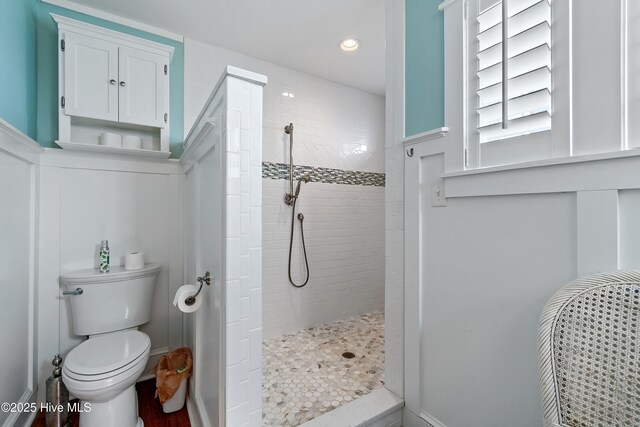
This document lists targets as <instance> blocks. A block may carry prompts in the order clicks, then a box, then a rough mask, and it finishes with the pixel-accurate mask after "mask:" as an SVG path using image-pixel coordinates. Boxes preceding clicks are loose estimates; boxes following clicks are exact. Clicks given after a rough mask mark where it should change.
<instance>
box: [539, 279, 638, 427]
mask: <svg viewBox="0 0 640 427" xmlns="http://www.w3.org/2000/svg"><path fill="white" fill-rule="evenodd" d="M639 338H640V273H638V272H620V273H612V274H600V275H594V276H589V277H586V278H583V279H579V280H576V281H574V282H572V283H570V284H568V285H566V286H565V287H563V288H562V289H560V290H559V291H558V292H556V294H555V295H554V296H553V297H552V298H551V299H550V300H549V302H548V303H547V305H546V306H545V310H544V311H543V314H542V316H541V321H540V334H539V349H540V354H539V356H540V381H541V386H542V395H543V404H544V412H545V425H546V426H568V427H578V426H580V427H595V426H602V427H610V426H629V427H632V426H634V427H637V426H640V342H639V341H638V339H639Z"/></svg>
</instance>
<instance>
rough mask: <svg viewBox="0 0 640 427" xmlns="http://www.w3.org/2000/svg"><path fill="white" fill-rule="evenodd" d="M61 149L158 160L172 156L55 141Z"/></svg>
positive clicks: (142, 150)
mask: <svg viewBox="0 0 640 427" xmlns="http://www.w3.org/2000/svg"><path fill="white" fill-rule="evenodd" d="M55 142H56V144H58V145H59V146H60V147H62V148H63V149H65V150H75V151H88V152H91V153H105V154H119V155H125V156H136V157H151V158H156V159H167V158H169V156H171V152H167V151H157V150H144V149H138V148H124V147H107V146H105V145H96V144H83V143H80V142H70V141H67V142H62V141H55Z"/></svg>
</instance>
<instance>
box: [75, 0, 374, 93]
mask: <svg viewBox="0 0 640 427" xmlns="http://www.w3.org/2000/svg"><path fill="white" fill-rule="evenodd" d="M75 2H76V3H78V4H81V5H83V6H88V7H92V8H94V9H98V10H101V11H104V12H108V13H111V14H114V15H118V16H121V17H124V18H128V19H132V20H135V21H138V22H141V23H145V24H148V25H153V26H156V27H159V28H162V29H165V30H168V31H172V32H175V33H178V34H182V35H184V36H185V37H187V38H192V39H196V40H199V41H202V42H206V43H210V44H213V45H216V46H219V47H223V48H226V49H229V50H233V51H236V52H240V53H243V54H245V55H249V56H253V57H255V58H260V59H263V60H266V61H269V62H273V63H276V64H279V65H282V66H285V67H289V68H293V69H296V70H299V71H302V72H305V73H308V74H312V75H315V76H318V77H322V78H325V79H328V80H333V81H336V82H339V83H342V84H345V85H348V86H352V87H355V88H358V89H362V90H365V91H367V92H371V93H375V94H378V95H384V87H385V82H384V32H385V28H384V26H385V17H384V13H385V6H384V4H385V1H384V0H316V1H311V0H76V1H75ZM345 37H356V38H358V39H359V40H360V41H361V45H360V49H358V50H357V51H356V52H352V53H345V52H342V51H341V50H340V49H339V48H338V46H337V45H338V42H339V41H340V40H341V39H343V38H345Z"/></svg>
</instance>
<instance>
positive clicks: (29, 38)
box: [0, 0, 184, 158]
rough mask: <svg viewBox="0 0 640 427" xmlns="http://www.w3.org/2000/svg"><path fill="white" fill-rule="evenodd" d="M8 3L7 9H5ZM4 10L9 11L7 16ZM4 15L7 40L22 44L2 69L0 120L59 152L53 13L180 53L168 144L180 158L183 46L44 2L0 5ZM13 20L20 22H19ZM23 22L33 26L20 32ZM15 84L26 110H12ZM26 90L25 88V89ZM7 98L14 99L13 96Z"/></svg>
mask: <svg viewBox="0 0 640 427" xmlns="http://www.w3.org/2000/svg"><path fill="white" fill-rule="evenodd" d="M7 1H8V3H9V4H8V5H7V4H5V3H6V2H7ZM5 9H7V10H6V13H5ZM0 12H2V13H1V14H0V33H1V34H3V35H5V37H7V36H8V37H9V38H8V39H9V40H14V41H16V42H19V45H18V46H17V47H15V48H13V47H12V49H11V50H10V51H9V54H8V55H7V54H5V55H3V63H2V64H0V70H2V73H0V76H2V77H3V79H2V81H1V83H0V84H1V86H2V91H3V96H2V99H0V117H2V118H4V119H5V120H7V121H9V122H10V123H11V124H13V125H14V126H16V127H18V128H19V129H20V130H22V131H24V132H25V133H26V134H27V135H29V136H30V137H32V138H34V139H36V140H37V141H38V143H39V144H40V145H42V146H44V147H57V145H56V144H55V143H54V140H56V139H57V138H58V33H57V29H56V24H55V22H54V21H53V19H52V18H51V16H50V15H49V14H50V13H55V14H58V15H62V16H66V17H69V18H72V19H76V20H78V21H83V22H87V23H89V24H93V25H99V26H102V27H105V28H108V29H111V30H115V31H120V32H123V33H127V34H130V35H133V36H137V37H141V38H145V39H148V40H152V41H155V42H158V43H163V44H166V45H170V46H173V47H174V48H175V51H174V54H173V60H172V61H171V73H170V81H169V85H170V93H169V97H170V102H171V105H170V108H169V124H170V127H171V131H170V136H169V139H170V142H171V157H174V158H177V157H180V155H181V154H182V141H183V135H184V108H183V107H184V45H183V43H181V42H177V41H175V40H171V39H166V38H164V37H160V36H157V35H154V34H150V33H146V32H144V31H140V30H136V29H133V28H129V27H125V26H123V25H119V24H114V23H112V22H109V21H105V20H102V19H98V18H94V17H92V16H88V15H85V14H81V13H78V12H74V11H71V10H68V9H63V8H60V7H57V6H53V5H50V4H47V3H42V2H40V1H38V0H0ZM16 18H19V19H16ZM14 21H19V22H18V23H15V22H14ZM24 21H27V22H29V23H30V26H25V27H26V29H23V28H22V27H21V25H24V24H22V22H24ZM5 26H9V27H10V28H11V26H14V27H18V29H20V30H21V31H16V30H15V29H14V31H15V32H16V34H13V32H12V31H11V29H7V28H5ZM25 33H27V34H25ZM18 34H20V35H18ZM23 38H24V40H23ZM4 40H5V39H3V41H4ZM3 44H4V43H3ZM3 49H4V47H3ZM25 57H26V58H25ZM26 59H28V60H26ZM15 60H17V61H18V62H19V65H20V66H19V67H16V68H15V69H14V68H13V66H12V65H9V64H12V63H13V62H14V61H15ZM4 67H8V68H10V69H11V71H12V73H13V74H9V75H8V77H14V79H13V80H12V79H10V78H4V72H5V70H4ZM16 81H17V84H16ZM14 85H17V86H18V88H19V90H20V92H19V93H18V95H25V96H21V97H20V99H21V100H23V102H24V103H25V104H26V105H25V106H24V108H20V109H13V108H12V106H11V104H10V103H9V101H8V100H7V99H6V98H7V97H5V96H4V92H5V91H11V90H14V91H15V90H16V89H15V88H14ZM23 86H24V87H25V88H26V89H24V90H23V89H20V88H22V87H23ZM36 88H37V94H36ZM8 94H9V95H10V94H11V92H9V93H8ZM11 102H13V101H11ZM14 110H15V111H14ZM36 117H37V120H36Z"/></svg>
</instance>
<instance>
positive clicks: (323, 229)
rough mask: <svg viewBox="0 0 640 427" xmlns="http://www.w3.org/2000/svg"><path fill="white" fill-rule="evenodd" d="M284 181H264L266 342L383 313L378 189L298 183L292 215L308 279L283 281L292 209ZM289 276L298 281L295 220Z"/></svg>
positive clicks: (300, 262)
mask: <svg viewBox="0 0 640 427" xmlns="http://www.w3.org/2000/svg"><path fill="white" fill-rule="evenodd" d="M287 185H288V181H284V180H272V179H265V180H263V185H262V190H263V224H262V230H263V316H262V321H263V335H264V338H265V339H269V338H273V337H277V336H279V335H282V334H287V333H292V332H296V331H299V330H301V329H305V328H309V327H312V326H317V325H321V324H323V323H327V322H331V321H333V320H338V319H344V318H346V317H349V316H353V315H356V314H360V313H365V312H370V311H376V310H383V309H384V187H375V186H360V185H340V184H323V183H319V182H311V183H309V184H306V185H305V184H302V185H303V186H302V189H301V191H300V200H299V201H298V203H297V206H296V212H302V213H303V214H304V218H305V219H304V232H305V239H306V245H307V254H308V257H309V270H310V274H311V278H310V280H309V283H308V284H307V286H306V287H305V288H303V289H297V288H294V287H293V286H291V284H290V283H289V281H288V271H287V267H288V253H289V236H290V233H291V207H289V206H287V205H285V204H284V202H283V201H282V196H283V194H284V192H285V191H286V188H287ZM295 227H296V228H295V230H294V245H293V251H292V276H293V278H294V280H295V281H296V282H301V281H304V268H303V267H304V257H303V254H302V247H301V244H300V225H299V221H298V220H297V219H296V224H295Z"/></svg>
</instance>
